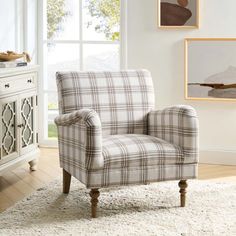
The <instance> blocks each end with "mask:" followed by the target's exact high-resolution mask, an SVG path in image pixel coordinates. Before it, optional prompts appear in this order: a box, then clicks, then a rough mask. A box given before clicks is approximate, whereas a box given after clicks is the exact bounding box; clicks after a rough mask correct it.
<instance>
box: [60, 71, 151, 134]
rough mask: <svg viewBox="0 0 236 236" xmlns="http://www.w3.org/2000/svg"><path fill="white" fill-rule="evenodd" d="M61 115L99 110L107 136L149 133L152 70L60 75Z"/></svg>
mask: <svg viewBox="0 0 236 236" xmlns="http://www.w3.org/2000/svg"><path fill="white" fill-rule="evenodd" d="M57 86H58V94H59V96H58V99H59V109H60V112H61V114H65V113H71V112H73V111H77V110H80V109H86V108H87V109H93V110H95V111H96V112H97V113H98V115H99V117H100V120H101V123H102V132H103V135H114V134H125V133H130V134H132V133H136V134H147V114H148V112H150V111H151V110H152V109H153V107H154V92H153V85H152V78H151V75H150V73H149V72H148V71H146V70H140V71H121V72H58V73H57Z"/></svg>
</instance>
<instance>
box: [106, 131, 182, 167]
mask: <svg viewBox="0 0 236 236" xmlns="http://www.w3.org/2000/svg"><path fill="white" fill-rule="evenodd" d="M102 154H103V158H104V168H112V169H115V168H118V169H122V168H123V167H130V166H132V167H142V168H146V166H158V165H162V166H163V165H167V164H181V163H184V156H183V151H182V149H181V148H180V147H179V146H177V145H173V144H170V143H168V142H166V141H164V140H162V139H159V138H156V137H152V136H149V135H141V134H125V135H113V136H111V137H109V136H107V137H105V138H104V139H103V144H102Z"/></svg>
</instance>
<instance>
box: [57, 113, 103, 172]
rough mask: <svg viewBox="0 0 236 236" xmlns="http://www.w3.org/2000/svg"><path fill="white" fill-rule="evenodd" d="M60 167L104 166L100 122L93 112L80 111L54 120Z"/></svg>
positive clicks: (86, 167)
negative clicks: (56, 128)
mask: <svg viewBox="0 0 236 236" xmlns="http://www.w3.org/2000/svg"><path fill="white" fill-rule="evenodd" d="M55 123H56V125H57V127H58V135H59V137H58V144H59V155H60V164H61V167H63V168H64V167H67V168H72V169H73V168H81V169H96V168H102V167H103V166H104V161H103V157H102V132H101V131H102V130H101V122H100V119H99V117H98V115H97V113H96V112H95V111H94V110H89V109H81V110H79V111H75V112H72V113H71V114H65V115H60V116H58V117H57V118H56V119H55Z"/></svg>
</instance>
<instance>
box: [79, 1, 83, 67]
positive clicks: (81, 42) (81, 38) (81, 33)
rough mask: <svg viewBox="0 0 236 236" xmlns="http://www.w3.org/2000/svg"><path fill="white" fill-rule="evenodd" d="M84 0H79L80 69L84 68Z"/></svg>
mask: <svg viewBox="0 0 236 236" xmlns="http://www.w3.org/2000/svg"><path fill="white" fill-rule="evenodd" d="M82 1H83V0H79V17H80V24H79V37H80V50H79V54H80V70H83V69H84V60H83V56H84V55H83V54H84V53H83V2H82Z"/></svg>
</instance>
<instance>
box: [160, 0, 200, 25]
mask: <svg viewBox="0 0 236 236" xmlns="http://www.w3.org/2000/svg"><path fill="white" fill-rule="evenodd" d="M158 26H159V27H160V28H174V29H176V28H180V29H183V28H186V29H188V28H190V29H191V28H198V27H199V0H158Z"/></svg>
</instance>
